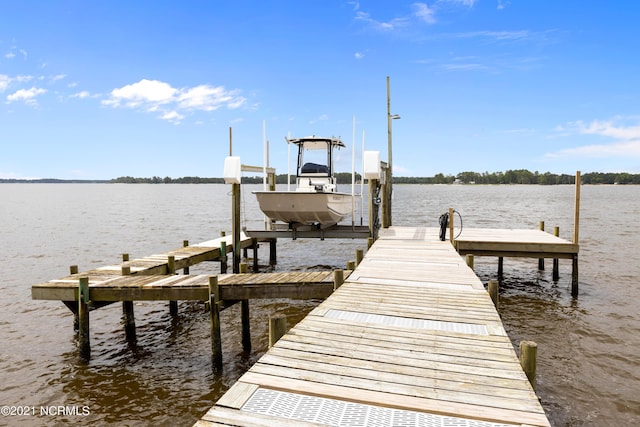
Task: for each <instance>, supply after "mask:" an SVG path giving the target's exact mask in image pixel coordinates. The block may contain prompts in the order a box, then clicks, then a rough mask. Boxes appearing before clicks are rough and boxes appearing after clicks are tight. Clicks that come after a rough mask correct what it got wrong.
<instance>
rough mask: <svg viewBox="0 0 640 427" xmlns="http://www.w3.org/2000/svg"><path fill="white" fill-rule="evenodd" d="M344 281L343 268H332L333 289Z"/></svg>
mask: <svg viewBox="0 0 640 427" xmlns="http://www.w3.org/2000/svg"><path fill="white" fill-rule="evenodd" d="M343 283H344V270H333V290H334V291H335V290H336V289H338V288H339V287H340V286H342V284H343Z"/></svg>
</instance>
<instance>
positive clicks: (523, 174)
mask: <svg viewBox="0 0 640 427" xmlns="http://www.w3.org/2000/svg"><path fill="white" fill-rule="evenodd" d="M361 177H362V176H361V175H360V174H358V173H356V178H355V179H356V182H359V181H360V179H361ZM336 178H337V181H338V184H350V183H351V180H352V177H351V173H350V172H341V173H338V174H336ZM295 180H296V177H295V175H292V176H291V177H290V181H291V183H295ZM581 180H582V183H583V184H640V174H631V173H625V172H622V173H602V172H589V173H585V174H582V176H581ZM242 182H243V183H245V184H262V176H243V177H242ZM393 182H394V184H454V183H459V184H537V185H558V184H574V183H575V176H574V175H567V174H560V175H558V174H554V173H551V172H545V173H539V172H538V171H536V172H530V171H528V170H526V169H517V170H508V171H506V172H491V173H489V172H482V173H478V172H460V173H459V174H457V175H444V174H442V173H438V174H436V175H435V176H432V177H404V176H394V177H393ZM0 183H120V184H224V179H223V178H201V177H199V176H185V177H182V178H171V177H168V176H167V177H164V178H161V177H159V176H154V177H151V178H134V177H132V176H121V177H119V178H115V179H111V180H79V179H73V180H64V179H52V178H47V179H2V178H0ZM276 183H277V184H286V183H287V174H280V175H277V176H276Z"/></svg>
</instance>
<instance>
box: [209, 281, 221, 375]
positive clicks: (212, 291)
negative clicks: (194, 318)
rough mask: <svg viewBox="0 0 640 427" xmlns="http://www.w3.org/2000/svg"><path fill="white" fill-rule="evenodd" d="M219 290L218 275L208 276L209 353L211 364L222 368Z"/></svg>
mask: <svg viewBox="0 0 640 427" xmlns="http://www.w3.org/2000/svg"><path fill="white" fill-rule="evenodd" d="M219 302H220V290H219V288H218V276H211V277H209V307H210V308H211V353H212V359H213V365H214V367H215V368H216V369H217V370H221V369H222V337H221V334H220V306H219Z"/></svg>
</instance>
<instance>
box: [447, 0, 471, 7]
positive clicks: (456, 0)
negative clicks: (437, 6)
mask: <svg viewBox="0 0 640 427" xmlns="http://www.w3.org/2000/svg"><path fill="white" fill-rule="evenodd" d="M439 1H440V2H442V3H453V4H455V5H460V6H466V7H473V5H474V4H475V2H476V0H439Z"/></svg>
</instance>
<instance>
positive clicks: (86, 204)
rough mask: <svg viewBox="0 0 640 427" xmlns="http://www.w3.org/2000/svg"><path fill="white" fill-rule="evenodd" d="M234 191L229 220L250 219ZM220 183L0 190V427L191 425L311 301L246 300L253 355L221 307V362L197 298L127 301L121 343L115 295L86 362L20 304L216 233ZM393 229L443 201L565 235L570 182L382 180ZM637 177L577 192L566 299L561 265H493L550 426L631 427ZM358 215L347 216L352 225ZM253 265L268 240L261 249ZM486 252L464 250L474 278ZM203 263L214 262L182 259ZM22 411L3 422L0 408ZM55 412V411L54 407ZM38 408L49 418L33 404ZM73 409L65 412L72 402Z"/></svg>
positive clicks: (344, 247)
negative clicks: (59, 283) (131, 308)
mask: <svg viewBox="0 0 640 427" xmlns="http://www.w3.org/2000/svg"><path fill="white" fill-rule="evenodd" d="M257 188H258V187H253V186H246V188H243V196H242V201H243V208H244V210H245V214H244V219H243V225H246V226H247V227H248V228H250V229H255V228H260V227H262V217H261V214H260V213H259V211H258V209H257V207H256V203H255V200H254V198H253V196H252V195H251V193H250V190H251V189H257ZM229 191H230V187H228V186H224V185H125V184H123V185H118V184H95V185H94V184H70V185H66V184H2V185H0V242H2V248H1V249H2V250H1V251H0V265H2V269H3V273H2V281H0V306H1V307H2V309H1V310H0V345H1V348H0V406H2V407H3V409H2V411H3V413H2V415H0V425H18V424H19V425H27V426H29V425H32V426H40V425H51V426H53V425H80V424H86V423H89V422H90V423H91V424H92V425H167V426H176V425H184V426H189V425H192V424H193V423H194V422H195V421H196V420H197V419H199V418H200V417H201V416H202V415H203V414H204V413H205V412H206V411H207V409H208V408H209V407H211V406H212V405H213V403H214V402H215V401H216V400H217V399H218V397H219V396H221V395H222V394H223V393H224V391H225V390H226V389H227V388H228V387H229V386H231V385H232V384H233V383H234V382H235V381H236V379H237V378H239V377H240V376H241V375H242V373H243V372H244V371H245V370H246V369H248V368H249V367H250V366H251V364H252V363H254V362H255V361H256V360H257V359H258V358H259V357H260V356H261V355H262V354H263V353H264V351H265V350H266V347H267V338H266V331H267V319H268V316H269V315H273V314H275V313H284V314H287V315H289V316H291V318H290V319H291V323H294V322H295V321H297V320H299V319H301V318H302V317H304V315H305V314H306V313H307V312H308V311H309V310H310V309H311V308H313V307H314V306H315V305H316V304H317V303H318V302H317V301H302V302H292V301H287V300H277V301H258V302H252V303H251V327H252V344H253V352H252V353H251V354H245V353H243V351H242V346H241V339H240V327H239V317H238V316H239V311H238V309H237V308H235V307H234V308H231V309H229V310H225V311H224V312H223V313H222V322H223V325H224V331H223V349H224V370H223V372H222V373H217V372H215V371H214V370H213V368H212V363H211V350H210V334H209V323H208V322H209V321H208V315H207V313H205V312H204V310H203V306H202V304H199V303H186V302H183V303H180V305H179V314H178V316H177V317H175V318H172V316H171V315H170V314H169V310H168V304H166V303H162V302H157V303H153V302H152V303H139V304H136V308H135V310H136V313H135V314H136V325H137V342H135V343H129V342H127V340H126V339H125V335H124V331H123V327H122V324H121V314H122V309H121V306H120V305H119V304H115V305H112V306H109V307H106V308H102V309H100V310H97V311H94V312H92V317H91V345H92V355H91V356H92V357H91V360H90V362H89V363H82V362H81V361H80V360H79V359H78V356H77V349H76V341H75V338H74V333H73V317H72V315H71V312H70V311H69V310H68V309H67V308H66V307H65V306H64V305H63V304H62V303H60V302H58V301H33V300H32V299H31V285H32V284H35V283H40V282H44V281H48V280H51V279H55V278H58V277H62V276H65V275H67V274H68V268H69V267H68V266H69V265H71V264H77V265H78V266H79V267H80V270H81V271H82V270H88V269H91V268H95V267H100V266H103V265H108V264H117V263H119V262H120V259H121V254H122V253H129V254H130V256H131V258H136V257H143V256H146V255H151V254H153V253H160V252H166V251H168V250H170V249H173V248H176V247H180V246H182V241H183V240H189V241H190V242H192V243H199V242H201V241H205V240H209V239H212V238H215V237H218V236H219V235H220V231H222V230H225V231H230V224H231V219H230V217H231V213H230V210H231V208H230V200H231V196H230V194H229ZM394 192H395V198H394V219H393V223H394V225H407V226H409V225H425V226H434V227H435V226H437V221H438V217H439V216H440V214H441V213H443V212H445V211H446V210H447V209H448V208H449V207H450V206H451V207H454V208H455V209H456V210H457V211H459V212H460V213H461V215H462V218H463V220H464V222H463V224H464V226H465V227H471V228H473V227H477V228H538V224H539V221H545V223H546V226H547V229H548V230H553V227H554V226H559V227H560V235H561V237H564V238H567V239H571V236H572V228H573V203H574V187H573V186H549V187H543V186H420V185H396V186H395V187H394ZM638 219H640V186H583V188H582V209H581V217H580V244H581V252H580V295H579V297H578V298H577V299H573V298H572V297H571V292H570V290H571V265H570V262H569V261H563V260H561V270H560V280H559V281H558V282H553V281H552V278H551V268H550V264H551V262H550V261H548V267H547V269H546V270H545V271H542V272H539V271H538V270H537V260H527V259H505V265H504V269H505V279H504V282H503V285H502V288H501V307H500V314H501V316H502V318H503V321H504V323H505V327H506V329H507V331H508V332H509V335H510V337H511V339H512V341H513V343H514V345H516V346H517V344H518V342H519V341H520V340H523V339H528V340H533V341H536V342H537V343H538V346H539V347H538V395H539V396H540V399H541V401H542V404H543V406H544V408H545V411H546V412H547V415H548V417H549V419H550V420H551V423H552V425H554V426H610V425H619V426H622V425H624V426H627V425H640V367H639V365H640V363H639V362H640V359H639V358H638V348H640V308H639V307H640V297H639V294H638V293H639V292H640V289H639V286H638V278H639V277H640V237H639V236H640V221H638ZM357 221H358V222H359V219H358V220H357ZM365 246H366V243H365V242H362V241H351V240H345V241H342V240H341V241H336V240H325V241H311V240H297V241H281V242H279V245H278V265H277V270H279V271H286V270H294V269H308V268H315V269H318V268H343V267H344V265H345V263H346V261H348V260H351V259H353V258H354V253H355V250H356V249H357V248H364V247H365ZM260 258H261V263H262V264H264V263H266V262H267V261H268V247H267V246H264V247H263V248H261V249H260ZM496 271H497V260H495V259H492V258H477V259H476V272H477V274H478V275H479V276H480V277H481V279H482V280H483V281H484V282H485V283H486V282H487V281H488V280H489V279H491V278H494V277H495V274H496ZM191 272H192V274H193V273H200V274H209V273H217V272H218V264H216V263H205V265H203V266H201V267H198V268H192V271H191ZM5 406H8V407H11V406H22V407H28V408H30V409H29V410H31V408H33V410H34V411H35V412H36V414H35V415H34V414H29V415H22V416H5V415H4V411H5V409H4V407H5ZM57 407H62V408H58V409H56V408H57ZM41 408H43V409H46V410H47V411H49V414H48V415H47V414H46V413H45V414H41ZM73 408H76V409H75V410H76V411H77V412H78V413H79V415H64V414H61V413H60V412H64V411H73V410H74V409H73Z"/></svg>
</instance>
